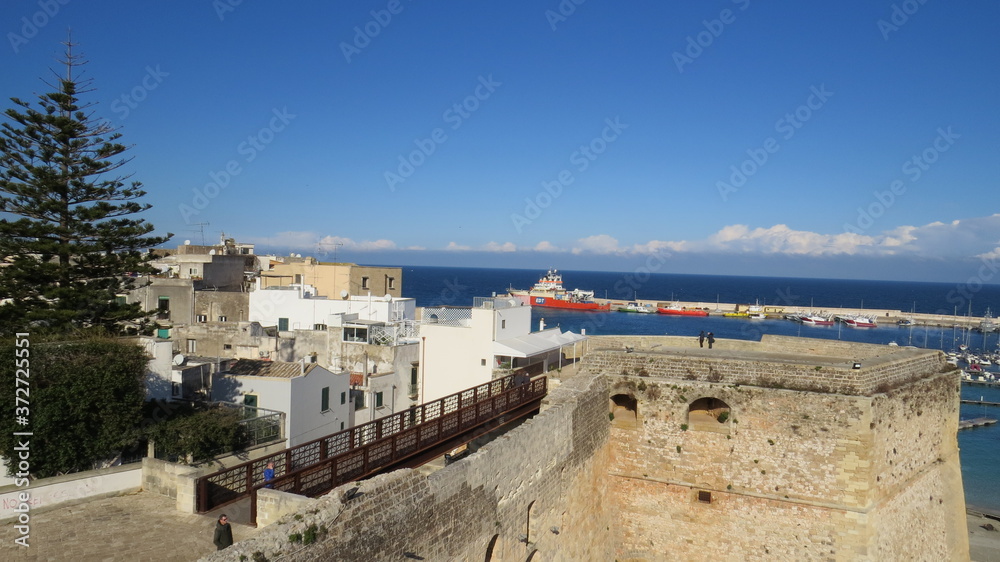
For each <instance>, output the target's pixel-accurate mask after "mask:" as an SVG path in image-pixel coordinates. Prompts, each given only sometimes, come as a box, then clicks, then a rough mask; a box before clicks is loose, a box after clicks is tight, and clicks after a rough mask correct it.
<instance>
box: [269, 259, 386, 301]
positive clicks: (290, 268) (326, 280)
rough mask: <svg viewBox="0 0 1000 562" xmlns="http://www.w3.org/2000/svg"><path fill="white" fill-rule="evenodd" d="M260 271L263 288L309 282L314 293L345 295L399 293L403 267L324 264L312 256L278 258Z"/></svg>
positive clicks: (333, 296)
mask: <svg viewBox="0 0 1000 562" xmlns="http://www.w3.org/2000/svg"><path fill="white" fill-rule="evenodd" d="M279 259H281V260H284V261H282V262H274V263H270V267H269V268H265V271H263V272H261V284H262V287H263V288H265V289H266V288H268V287H287V286H288V285H302V284H309V285H312V286H313V287H315V288H316V291H317V293H316V294H318V295H321V296H324V297H329V298H339V297H340V296H341V295H342V294H347V295H368V294H371V295H375V296H378V297H382V296H385V295H389V296H391V297H393V298H400V297H402V296H403V269H402V268H399V267H380V266H372V265H358V264H354V263H325V262H320V261H318V260H316V259H315V258H311V257H306V258H297V257H296V258H279Z"/></svg>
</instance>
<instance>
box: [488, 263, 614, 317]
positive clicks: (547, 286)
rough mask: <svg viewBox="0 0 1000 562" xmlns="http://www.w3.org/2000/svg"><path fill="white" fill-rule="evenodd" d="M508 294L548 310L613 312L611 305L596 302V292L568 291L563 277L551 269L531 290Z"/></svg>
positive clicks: (515, 291) (516, 290)
mask: <svg viewBox="0 0 1000 562" xmlns="http://www.w3.org/2000/svg"><path fill="white" fill-rule="evenodd" d="M507 293H508V294H510V296H512V297H517V298H518V299H520V300H521V302H523V303H525V304H529V305H531V306H543V307H547V308H568V309H572V310H611V304H610V303H609V304H600V303H597V302H594V291H582V290H580V289H573V290H572V291H567V290H566V289H565V288H564V287H563V285H562V275H560V274H559V272H558V271H556V270H555V269H550V270H549V271H548V272H546V273H545V276H544V277H542V278H541V279H539V280H538V283H535V286H534V287H532V288H530V289H527V290H525V289H508V291H507Z"/></svg>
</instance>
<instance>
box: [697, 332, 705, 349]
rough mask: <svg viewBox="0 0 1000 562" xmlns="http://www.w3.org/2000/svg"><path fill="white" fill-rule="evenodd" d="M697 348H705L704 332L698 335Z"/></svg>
mask: <svg viewBox="0 0 1000 562" xmlns="http://www.w3.org/2000/svg"><path fill="white" fill-rule="evenodd" d="M698 347H705V330H702V331H701V333H700V334H698Z"/></svg>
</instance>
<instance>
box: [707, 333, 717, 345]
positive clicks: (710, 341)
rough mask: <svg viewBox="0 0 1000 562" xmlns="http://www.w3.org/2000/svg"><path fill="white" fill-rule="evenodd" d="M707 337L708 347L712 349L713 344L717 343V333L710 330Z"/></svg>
mask: <svg viewBox="0 0 1000 562" xmlns="http://www.w3.org/2000/svg"><path fill="white" fill-rule="evenodd" d="M706 339H708V348H709V349H712V344H713V343H715V334H713V333H712V332H709V333H708V335H707V336H706Z"/></svg>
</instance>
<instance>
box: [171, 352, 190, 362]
mask: <svg viewBox="0 0 1000 562" xmlns="http://www.w3.org/2000/svg"><path fill="white" fill-rule="evenodd" d="M185 361H187V357H184V354H183V353H178V354H177V355H174V365H183V364H184V362H185Z"/></svg>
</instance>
